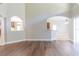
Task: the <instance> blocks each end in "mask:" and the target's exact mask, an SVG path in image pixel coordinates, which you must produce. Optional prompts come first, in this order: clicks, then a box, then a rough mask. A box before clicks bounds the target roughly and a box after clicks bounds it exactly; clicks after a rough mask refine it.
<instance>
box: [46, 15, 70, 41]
mask: <svg viewBox="0 0 79 59" xmlns="http://www.w3.org/2000/svg"><path fill="white" fill-rule="evenodd" d="M68 24H69V18H68V17H65V16H54V17H50V18H48V19H47V28H48V30H49V31H51V39H52V40H69V32H68Z"/></svg>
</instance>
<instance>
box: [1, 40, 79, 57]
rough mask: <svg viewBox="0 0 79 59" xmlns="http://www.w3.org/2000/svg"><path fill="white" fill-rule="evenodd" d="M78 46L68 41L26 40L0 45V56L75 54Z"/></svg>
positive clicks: (78, 49)
mask: <svg viewBox="0 0 79 59" xmlns="http://www.w3.org/2000/svg"><path fill="white" fill-rule="evenodd" d="M77 55H79V46H76V45H74V44H73V43H72V42H70V41H64V40H58V41H52V42H46V41H26V42H20V43H15V44H9V45H5V46H0V56H77Z"/></svg>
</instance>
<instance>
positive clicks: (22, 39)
mask: <svg viewBox="0 0 79 59" xmlns="http://www.w3.org/2000/svg"><path fill="white" fill-rule="evenodd" d="M67 40H70V39H67ZM22 41H53V39H22V40H18V41H12V42H6V43H5V44H3V45H7V44H14V43H19V42H22Z"/></svg>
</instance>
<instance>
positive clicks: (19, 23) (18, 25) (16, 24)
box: [11, 16, 23, 31]
mask: <svg viewBox="0 0 79 59" xmlns="http://www.w3.org/2000/svg"><path fill="white" fill-rule="evenodd" d="M22 30H23V20H22V19H21V18H20V17H18V16H13V17H11V31H22Z"/></svg>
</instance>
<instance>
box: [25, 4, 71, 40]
mask: <svg viewBox="0 0 79 59" xmlns="http://www.w3.org/2000/svg"><path fill="white" fill-rule="evenodd" d="M68 11H69V9H68V4H60V3H59V4H58V3H57V4H56V3H55V4H54V3H50V4H48V3H46V4H44V3H38V4H34V3H30V4H29V3H28V4H26V39H36V40H37V39H38V40H40V39H45V40H46V39H50V38H51V33H50V31H48V30H47V28H46V21H47V19H48V18H50V17H53V16H56V15H60V16H69V15H68Z"/></svg>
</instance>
